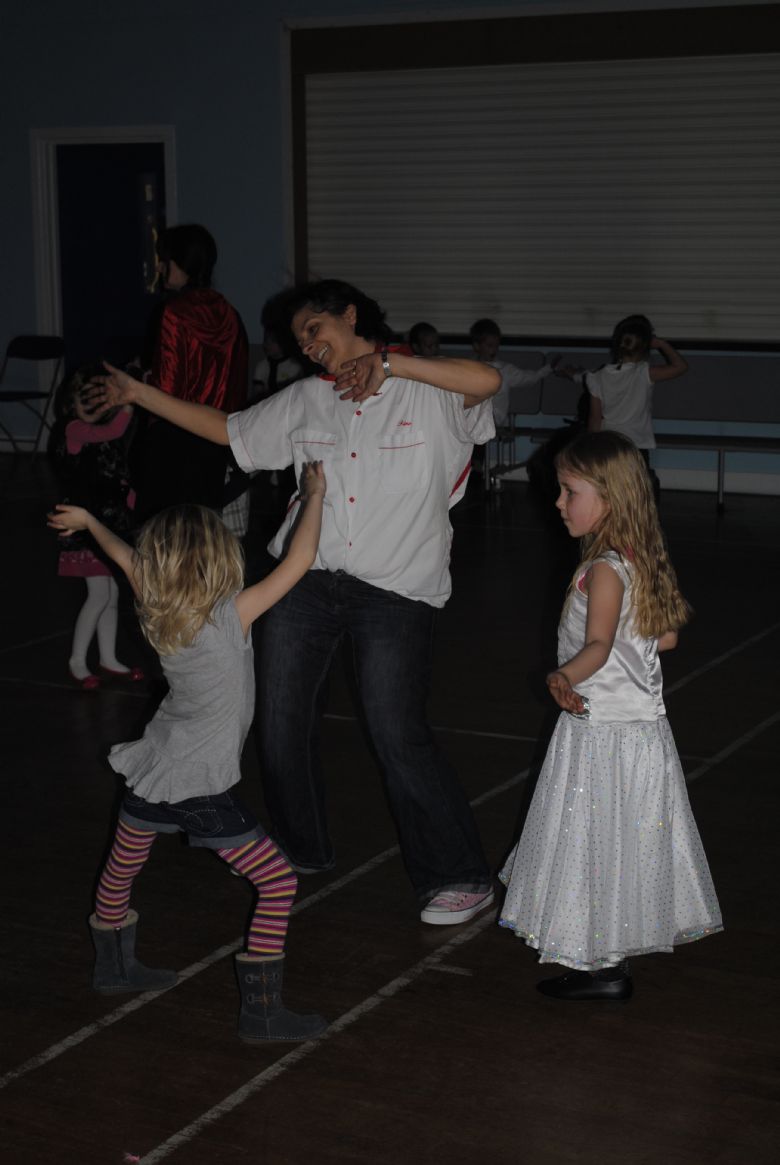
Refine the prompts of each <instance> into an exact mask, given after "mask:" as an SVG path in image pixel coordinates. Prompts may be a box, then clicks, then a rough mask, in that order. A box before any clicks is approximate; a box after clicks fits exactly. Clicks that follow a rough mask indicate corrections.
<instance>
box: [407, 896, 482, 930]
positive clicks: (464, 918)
mask: <svg viewBox="0 0 780 1165" xmlns="http://www.w3.org/2000/svg"><path fill="white" fill-rule="evenodd" d="M494 897H495V896H494V894H493V891H492V890H483V891H481V893H479V894H469V893H467V892H466V891H464V890H442V891H441V893H439V894H437V895H436V897H435V898H431V900H430V902H429V903H428V905H427V906H425V907H424V909H423V911H422V914H421V915H420V922H429V923H430V924H431V926H457V924H458V923H459V922H468V921H469V919H470V918H473V917H474V915H475V914H479V912H480V910H485V909H486V908H487V907H488V906H490V905H492V902H493V898H494Z"/></svg>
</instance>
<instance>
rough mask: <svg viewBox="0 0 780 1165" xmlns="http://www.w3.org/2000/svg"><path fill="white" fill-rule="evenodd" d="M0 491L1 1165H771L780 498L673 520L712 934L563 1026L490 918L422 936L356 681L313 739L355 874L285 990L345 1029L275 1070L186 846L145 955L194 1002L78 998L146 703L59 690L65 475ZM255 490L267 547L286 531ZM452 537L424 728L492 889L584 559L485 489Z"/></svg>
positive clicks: (299, 912)
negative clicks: (689, 608) (59, 534)
mask: <svg viewBox="0 0 780 1165" xmlns="http://www.w3.org/2000/svg"><path fill="white" fill-rule="evenodd" d="M0 484H2V497H3V500H2V502H1V503H0V514H2V529H3V541H4V546H5V554H4V556H3V561H4V567H3V572H2V585H3V602H2V605H1V607H0V692H1V693H2V709H3V736H2V741H3V744H2V754H1V755H2V773H3V776H2V804H3V809H2V826H3V835H4V844H3V847H2V857H3V862H4V865H5V881H4V885H5V887H6V892H5V897H4V925H3V928H2V977H3V990H2V1001H3V1002H2V1010H3V1016H2V1063H0V1114H1V1119H2V1125H1V1126H0V1159H2V1161H3V1162H7V1163H8V1165H28V1163H30V1165H32V1163H35V1165H48V1163H50V1162H51V1163H52V1165H53V1163H55V1162H56V1163H59V1162H65V1161H74V1162H79V1163H80V1165H121V1163H123V1162H125V1161H127V1160H133V1161H137V1160H140V1161H142V1162H145V1163H150V1162H158V1161H166V1162H167V1161H170V1162H171V1163H172V1165H176V1163H178V1162H180V1161H181V1162H184V1161H197V1162H199V1163H200V1165H222V1163H225V1165H227V1163H229V1162H230V1163H232V1162H235V1161H247V1162H252V1165H363V1163H372V1165H373V1163H377V1165H380V1163H381V1165H385V1163H387V1165H389V1163H393V1165H396V1163H397V1162H407V1163H410V1165H418V1163H420V1165H422V1163H428V1162H431V1163H436V1165H475V1163H480V1165H481V1163H486V1165H515V1163H522V1162H529V1163H531V1162H532V1163H533V1165H568V1163H569V1162H576V1163H578V1165H579V1163H591V1162H593V1163H594V1165H595V1163H596V1162H598V1163H599V1165H624V1163H627V1162H631V1163H632V1165H700V1163H705V1162H706V1163H707V1165H721V1163H722V1165H761V1163H764V1162H767V1163H768V1162H770V1161H772V1162H774V1161H775V1160H777V1145H778V1131H779V1126H780V1121H778V1091H779V1090H778V1078H777V1061H776V1058H775V1057H776V1051H777V1044H776V1040H777V1006H778V975H777V966H778V948H777V929H778V924H777V917H778V879H777V861H776V833H777V818H776V817H775V814H776V813H777V812H778V810H780V793H779V791H778V790H779V784H778V752H779V751H780V710H778V694H779V693H780V683H779V682H778V662H777V661H778V656H780V614H779V613H778V612H779V606H778V598H777V597H778V593H779V592H778V567H779V566H780V498H753V497H734V496H732V497H729V498H727V509H726V513H725V515H724V516H722V517H718V516H717V515H716V513H715V505H714V499H713V498H712V497H711V496H709V495H700V494H681V493H680V494H675V493H668V494H665V495H664V499H663V520H664V525H665V528H666V530H667V533H668V536H669V540H670V544H671V548H672V553H673V557H674V560H675V563H676V565H677V568H678V573H679V575H680V579H681V583H682V586H683V589H684V590H685V591H686V593H687V595H688V597H689V598H690V600H691V601H692V603H693V605H694V606H695V608H696V612H697V615H696V619H695V621H694V622H693V623H692V625H691V627H690V628H689V629H688V630H687V631H686V632H685V634H684V635H683V637H682V642H681V646H680V647H679V649H678V650H677V651H676V652H674V653H672V654H670V655H669V656H665V657H664V667H665V672H666V684H667V705H668V711H669V716H670V720H671V723H672V727H673V729H674V733H675V736H676V739H677V744H678V748H679V750H680V753H681V755H682V757H683V763H684V767H685V770H686V775H687V777H688V779H689V782H690V786H689V788H690V794H691V798H692V801H693V806H694V811H695V813H696V817H697V820H698V823H699V827H700V830H701V833H702V836H703V840H704V845H705V848H706V851H707V854H708V856H709V859H710V863H711V867H712V871H713V875H714V878H715V883H716V887H717V889H718V892H719V895H720V899H721V905H722V908H723V914H724V920H725V925H726V930H725V932H724V933H723V934H721V935H717V936H714V937H711V938H708V939H705V940H703V941H701V942H697V943H693V944H690V945H689V946H685V947H682V948H681V949H680V950H679V951H678V952H677V953H676V954H674V955H673V956H669V955H655V956H650V957H646V958H641V959H636V960H634V963H633V970H634V975H635V985H636V994H635V997H634V1000H633V1001H632V1002H631V1003H630V1004H629V1005H628V1006H622V1005H609V1004H606V1005H605V1004H594V1005H588V1004H581V1005H573V1004H560V1003H556V1002H553V1001H551V1000H547V999H544V998H543V997H541V996H539V995H538V994H537V993H536V992H535V991H534V984H535V982H536V980H537V979H538V978H539V977H540V970H539V968H538V966H537V965H536V963H535V958H534V955H533V953H532V952H531V951H530V950H528V949H526V948H525V947H524V946H523V945H522V944H521V943H520V942H518V941H517V940H516V939H515V938H514V937H513V936H512V935H511V934H509V933H508V932H507V931H503V930H500V929H499V928H498V927H497V926H496V925H495V914H494V912H490V913H489V914H487V915H483V916H480V917H478V918H477V919H476V920H475V921H474V922H472V923H469V924H466V925H464V926H461V927H425V926H423V925H422V924H420V922H419V920H418V916H417V910H416V904H415V900H414V897H413V895H412V893H411V890H410V887H409V884H408V882H407V880H406V878H405V875H404V871H403V868H402V866H401V862H400V859H399V857H398V852H397V849H396V839H395V835H394V831H393V826H392V823H391V821H390V818H389V815H388V812H387V810H386V807H385V805H384V802H383V797H382V792H381V786H380V782H379V779H378V777H377V773H376V771H375V769H374V766H373V763H372V760H371V757H370V754H369V752H368V749H367V747H366V744H365V742H364V740H363V737H362V735H361V731H360V728H359V725H358V723H357V722H356V720H355V716H354V709H353V706H352V703H351V700H350V697H349V689H348V684H347V683H346V681H345V679H344V677H343V674H342V672H343V669H342V668H339V669H338V673H337V674H335V675H334V677H333V680H332V685H331V692H330V701H329V710H328V714H327V717H326V719H325V722H324V727H323V749H324V756H325V758H326V762H327V768H328V773H329V782H330V785H329V789H330V794H329V795H330V805H331V821H332V829H333V834H334V837H335V840H336V845H337V852H338V865H337V868H336V869H335V870H333V871H332V872H330V873H328V874H326V875H320V876H316V877H307V878H302V879H301V886H300V892H299V898H298V903H297V906H296V909H295V914H294V917H293V919H292V925H291V930H290V942H289V948H288V960H287V981H286V999H287V1002H288V1003H289V1004H290V1005H291V1006H292V1007H294V1008H296V1007H297V1008H299V1009H312V1010H319V1011H321V1012H323V1013H324V1014H325V1015H326V1016H327V1017H328V1018H329V1019H330V1020H331V1024H332V1026H331V1028H330V1032H329V1034H328V1036H327V1037H326V1038H324V1039H322V1040H320V1041H319V1042H317V1043H312V1044H306V1045H302V1046H301V1045H299V1046H295V1047H293V1048H289V1047H284V1046H282V1047H279V1046H276V1045H270V1046H269V1047H267V1048H262V1047H261V1048H259V1049H258V1048H254V1047H248V1046H245V1045H243V1044H242V1043H240V1042H239V1041H238V1039H237V1038H236V1035H235V1023H236V1012H237V1001H238V996H237V988H236V985H235V981H234V977H233V968H232V959H231V956H232V953H233V951H234V950H235V949H236V946H237V943H238V940H239V938H240V935H241V931H242V926H243V923H244V921H245V919H246V917H247V915H248V911H249V907H250V902H251V897H250V892H249V888H248V886H247V885H246V884H244V883H243V882H242V881H240V880H239V879H236V878H232V877H230V876H229V874H228V873H227V870H226V869H225V868H224V867H223V866H222V865H221V863H219V862H218V861H217V860H216V859H215V858H214V857H213V855H210V854H209V853H208V852H206V851H203V850H188V849H187V847H186V846H185V845H183V844H182V843H181V842H180V840H179V839H178V838H171V837H167V838H166V837H163V838H161V839H160V840H159V841H158V842H157V844H156V845H155V848H154V850H153V852H152V856H151V858H150V861H149V863H148V866H147V868H146V869H145V870H144V872H143V874H142V876H141V877H140V879H139V881H138V884H137V887H136V893H135V896H134V901H133V905H134V906H135V907H136V908H137V910H138V911H139V914H140V916H141V921H140V926H139V951H140V955H141V957H142V958H144V959H145V960H146V961H147V962H148V963H150V964H151V965H157V966H169V967H176V968H177V969H179V970H180V971H181V978H180V981H179V984H178V985H177V986H176V987H175V988H173V989H171V990H169V991H167V992H165V993H163V994H160V995H156V996H154V995H152V996H120V997H114V998H110V997H109V998H106V997H103V996H100V995H97V994H94V993H93V992H92V990H91V987H90V973H91V945H90V939H89V935H88V932H87V927H86V919H87V916H88V914H89V912H90V909H91V893H92V890H93V886H94V881H95V876H96V873H97V871H98V868H99V866H100V864H101V861H102V859H103V856H104V853H105V849H106V845H107V843H108V841H109V839H110V835H111V825H112V814H113V811H114V806H115V804H116V799H117V795H118V783H117V780H116V779H115V777H114V776H113V775H112V773H111V771H110V769H109V768H108V766H107V764H106V761H105V754H106V751H107V748H108V746H109V745H110V744H111V743H113V742H115V741H118V740H126V739H132V738H133V737H134V735H135V734H137V733H138V732H139V730H140V728H141V726H142V724H143V723H144V720H145V718H147V717H148V715H149V714H150V711H151V709H152V708H153V706H154V699H155V698H156V697H157V696H159V688H155V685H154V683H151V684H149V685H145V686H144V688H143V691H137V690H134V689H133V688H132V687H131V686H130V685H127V684H122V683H116V684H106V685H105V686H104V687H103V688H102V689H101V690H100V691H99V692H97V693H84V692H82V691H80V690H77V689H76V688H75V687H73V686H72V685H71V684H70V683H69V681H68V678H67V673H66V661H67V657H68V653H69V652H68V647H69V636H70V632H71V627H72V623H73V619H74V616H75V613H76V611H77V610H78V607H79V603H80V599H81V583H80V582H79V581H77V580H61V579H58V578H57V577H56V575H55V567H56V553H57V551H56V545H55V541H54V538H53V536H52V535H50V533H49V532H48V531H47V530H46V528H45V525H44V514H45V512H46V509H47V507H48V506H49V505H50V504H51V503H52V501H53V500H55V498H54V493H53V487H52V484H51V479H50V475H49V472H48V468H47V466H46V464H45V462H44V461H43V460H41V461H39V462H38V463H36V464H34V465H33V466H30V465H29V463H28V462H27V460H26V459H24V458H21V457H20V458H19V459H18V463H17V464H16V465H14V464H13V462H12V460H11V459H10V458H8V457H6V458H4V459H3V458H0ZM263 490H264V487H263V485H262V483H261V484H260V486H259V487H258V489H257V491H256V499H255V500H256V508H255V516H254V520H253V522H254V526H255V529H254V533H253V536H252V537H253V539H254V541H255V544H259V543H260V541H261V540H262V537H263V533H264V531H265V529H266V528H267V527H268V525H269V524H270V523H271V521H272V520H273V517H274V510H275V507H276V505H277V504H278V503H277V502H276V501H275V499H273V497H272V496H271V494H270V493H269V492H266V493H264V492H263ZM453 520H454V524H455V527H456V537H455V551H454V578H455V594H454V596H453V599H452V600H451V602H450V604H449V605H448V607H447V608H446V610H445V611H444V613H443V615H442V617H441V620H440V623H439V632H438V647H437V655H436V674H435V681H434V684H433V693H432V699H431V721H432V723H433V724H434V725H435V726H436V727H437V731H438V733H439V736H440V739H441V743H442V745H443V747H444V748H445V749H446V750H447V751H448V752H449V753H450V754H451V756H452V757H453V759H454V760H455V762H456V764H457V767H458V770H459V773H460V777H461V780H462V782H463V784H464V786H465V788H466V789H467V791H468V794H469V796H470V797H471V798H472V801H473V804H474V806H475V812H476V814H477V819H478V823H479V827H480V830H481V833H482V837H483V840H484V843H485V847H486V850H487V853H488V857H489V859H490V861H491V862H492V863H493V864H494V865H495V866H497V865H498V864H499V862H500V860H501V858H502V856H503V855H504V853H505V852H506V850H507V849H508V847H509V845H510V843H511V841H512V839H513V836H514V835H515V833H516V830H517V826H518V820H519V819H521V815H522V813H523V811H524V809H525V807H526V805H527V800H528V796H529V793H530V789H531V785H532V780H533V772H534V766H535V764H536V762H537V760H538V757H539V754H540V750H542V751H543V748H544V743H545V740H546V734H547V733H548V732H549V730H550V723H551V715H550V713H551V708H550V706H549V702H548V701H547V699H546V698H545V693H544V689H543V684H542V683H541V678H542V676H543V673H544V669H545V665H548V664H549V663H550V662H551V661H552V659H553V656H554V626H555V620H556V616H557V611H558V609H559V606H560V600H561V593H562V586H564V585H565V581H566V578H567V572H568V569H569V558H568V557H567V556H569V555H570V554H571V551H572V546H571V545H570V544H569V543H568V542H567V541H566V539H565V536H564V537H563V538H562V537H561V532H560V530H559V529H558V528H557V527H556V526H555V520H556V519H555V518H554V517H553V523H552V524H550V523H548V522H547V521H546V520H544V518H543V516H542V515H541V514H540V512H539V511H538V510H537V508H536V507H535V505H534V504H533V499H532V498H530V497H529V496H528V495H527V493H526V490H525V488H524V487H517V488H516V489H514V490H511V491H507V492H505V493H504V494H503V495H502V496H501V497H500V498H496V499H494V500H493V501H492V502H490V503H485V502H484V501H483V499H482V497H481V495H480V492H479V490H478V489H476V488H474V489H473V490H472V492H470V494H469V496H467V498H466V499H465V500H464V501H463V502H462V503H461V505H460V506H458V508H457V509H456V511H455V512H454V516H453ZM133 619H134V617H133V613H132V610H131V608H130V606H129V604H127V603H125V605H124V608H123V615H122V626H121V635H120V644H121V649H122V650H121V652H120V656H121V658H122V659H124V660H125V662H127V663H138V662H143V663H144V664H145V665H146V666H149V665H150V659H149V655H148V652H147V651H146V650H145V648H144V647H143V644H142V642H141V640H140V638H139V635H138V632H137V630H136V628H135V626H134V621H133ZM152 666H153V665H152ZM245 760H246V768H245V778H244V781H243V783H242V787H241V788H242V794H243V795H244V796H245V797H246V798H247V800H248V801H249V802H250V803H252V804H253V805H255V807H256V808H257V809H258V811H260V812H262V805H261V797H260V784H259V778H258V774H257V770H256V763H255V760H254V756H253V753H252V749H251V745H250V747H249V748H248V749H247V756H246V758H245ZM529 774H530V775H529ZM554 970H555V969H554V968H545V970H544V971H543V972H542V974H544V973H548V974H549V973H554ZM773 1146H774V1148H773Z"/></svg>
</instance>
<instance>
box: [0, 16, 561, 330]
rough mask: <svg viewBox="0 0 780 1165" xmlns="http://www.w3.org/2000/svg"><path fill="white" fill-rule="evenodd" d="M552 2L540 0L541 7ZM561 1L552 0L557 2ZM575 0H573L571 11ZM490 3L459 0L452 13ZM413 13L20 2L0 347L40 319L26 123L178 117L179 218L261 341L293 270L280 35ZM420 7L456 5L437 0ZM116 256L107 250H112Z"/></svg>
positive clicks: (10, 54) (11, 74)
mask: <svg viewBox="0 0 780 1165" xmlns="http://www.w3.org/2000/svg"><path fill="white" fill-rule="evenodd" d="M549 2H550V0H537V3H538V5H539V6H540V7H543V6H544V5H545V4H549ZM555 7H556V8H560V5H557V4H556V5H555ZM576 7H578V4H577V0H574V2H573V3H572V4H571V8H572V9H574V8H576ZM470 10H473V11H474V12H475V13H477V12H479V11H480V10H482V11H491V12H495V11H496V8H495V5H494V4H493V5H491V4H488V3H480V2H479V0H470V2H469V0H467V2H466V3H461V4H459V5H458V9H457V13H458V14H459V15H461V14H466V13H467V12H468V11H470ZM326 11H327V12H330V13H332V14H333V16H334V18H337V19H339V20H341V18H348V17H352V16H354V17H356V18H358V20H359V18H361V17H368V18H370V19H372V20H375V19H376V17H377V16H378V15H380V14H381V13H383V12H387V13H388V19H392V14H396V15H402V14H404V13H407V14H408V13H412V12H414V13H419V12H420V5H419V3H415V2H414V0H390V3H388V4H387V5H384V4H382V3H377V2H376V0H375V2H374V3H372V2H371V0H340V2H339V3H338V5H337V6H334V5H328V6H326V5H325V4H323V3H317V0H298V2H296V0H286V2H285V0H265V2H264V0H223V2H217V0H154V2H152V0H135V2H134V3H133V4H132V5H125V4H121V5H120V4H118V3H116V0H71V3H69V4H63V3H60V2H59V0H27V3H26V4H25V5H24V6H22V5H19V6H18V8H17V11H16V12H15V13H14V14H13V15H11V16H7V17H4V24H5V29H4V35H3V48H4V53H3V58H4V69H3V82H4V83H5V86H6V91H5V93H4V94H2V103H1V108H0V132H2V139H1V140H2V142H3V161H4V166H3V181H2V183H0V222H2V224H3V227H2V244H3V246H2V255H3V262H2V266H3V279H2V285H1V286H0V345H2V347H3V348H4V347H5V344H6V342H7V340H8V338H9V337H10V336H12V335H15V334H16V333H18V332H25V331H35V330H36V308H35V287H34V271H33V238H32V210H31V179H30V140H29V131H30V129H32V128H36V129H50V128H61V127H68V126H103V125H111V126H117V125H168V124H170V125H173V126H174V128H175V132H176V152H177V179H178V211H179V213H178V219H179V221H181V222H192V221H196V222H203V223H205V224H206V225H207V226H208V227H209V229H210V230H212V232H213V233H214V235H215V236H216V238H217V241H218V243H219V248H220V262H219V268H218V271H217V281H218V285H219V287H220V290H222V291H223V292H224V293H225V294H226V295H227V296H228V298H229V299H230V300H231V301H232V302H233V303H235V305H236V307H237V308H238V309H239V311H240V312H241V314H242V316H243V317H244V320H245V321H246V324H247V328H248V330H249V333H250V338H251V339H253V340H257V339H259V338H260V337H259V334H260V326H259V321H258V316H259V310H260V307H261V305H262V303H263V300H264V299H265V298H266V297H267V296H268V295H269V294H271V293H272V292H273V291H275V290H277V289H278V287H279V286H280V284H282V283H284V282H285V281H286V278H287V271H286V266H285V263H286V256H285V253H284V247H285V243H284V230H283V221H284V220H283V211H284V207H283V198H284V191H283V175H282V165H283V162H282V158H283V128H282V117H281V100H280V98H281V85H282V82H281V67H282V66H281V53H280V46H281V38H282V26H283V22H284V21H285V20H292V21H297V20H307V19H314V20H318V21H320V20H322V18H323V15H324V13H325V12H326ZM424 11H425V13H430V14H436V13H437V12H439V13H443V12H447V13H448V14H450V15H452V14H453V5H452V4H451V3H446V2H445V0H424ZM108 261H110V257H109V260H108Z"/></svg>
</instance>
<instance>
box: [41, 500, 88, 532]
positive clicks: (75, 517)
mask: <svg viewBox="0 0 780 1165" xmlns="http://www.w3.org/2000/svg"><path fill="white" fill-rule="evenodd" d="M46 525H47V526H50V527H51V529H52V530H58V531H59V534H60V537H61V538H68V537H69V536H70V535H71V534H73V533H74V531H75V530H86V529H87V526H88V525H89V512H88V511H87V510H85V509H82V507H81V506H65V505H57V506H55V507H54V510H53V511H52V512H51V513H50V514H47V515H46Z"/></svg>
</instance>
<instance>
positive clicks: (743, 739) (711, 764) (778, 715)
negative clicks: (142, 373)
mask: <svg viewBox="0 0 780 1165" xmlns="http://www.w3.org/2000/svg"><path fill="white" fill-rule="evenodd" d="M778 720H780V712H775V713H774V715H773V716H767V718H766V720H762V721H761V723H760V724H757V725H756V726H755V728H751V729H750V731H749V732H745V733H744V735H742V736H740V737H738V738H737V740H734V741H732V743H731V744H727V745H726V747H725V748H722V749H721V750H720V752H718V753H716V754H715V756H712V757H710V759H709V760H706V761H705V762H704V764H701V765H699V767H698V768H697V769H694V770H693V772H692V773H689V774H688V776H687V777H686V778H685V782H686V784H688V785H690V784H691V782H692V781H698V779H699V777H702V776H704V774H705V773H707V772H709V770H710V769H713V768H715V766H716V765H718V764H720V762H721V761H722V760H725V759H726V757H727V756H731V754H732V753H735V752H737V750H738V749H740V748H741V747H742V745H743V744H747V743H748V742H749V741H751V740H754V739H755V738H756V737H757V736H760V735H761V733H762V732H766V730H767V728H771V727H772V725H773V724H777V722H778Z"/></svg>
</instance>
